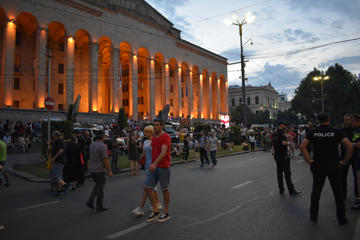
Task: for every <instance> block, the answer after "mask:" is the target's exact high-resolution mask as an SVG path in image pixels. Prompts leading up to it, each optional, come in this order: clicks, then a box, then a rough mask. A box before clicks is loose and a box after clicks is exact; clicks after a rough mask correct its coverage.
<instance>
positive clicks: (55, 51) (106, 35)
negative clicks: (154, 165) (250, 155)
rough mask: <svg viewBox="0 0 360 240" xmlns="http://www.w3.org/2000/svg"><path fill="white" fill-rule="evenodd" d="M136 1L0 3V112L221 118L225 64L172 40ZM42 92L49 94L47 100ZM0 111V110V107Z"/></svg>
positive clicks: (166, 24)
mask: <svg viewBox="0 0 360 240" xmlns="http://www.w3.org/2000/svg"><path fill="white" fill-rule="evenodd" d="M180 34H181V31H180V30H178V29H176V28H174V26H173V24H172V23H171V22H170V21H168V20H167V19H166V18H165V17H163V16H162V15H161V14H160V13H159V12H158V11H156V10H155V9H154V8H153V7H151V6H150V5H149V4H147V3H146V2H145V1H143V0H103V1H99V0H48V1H42V0H31V1H27V0H4V1H1V2H0V40H1V41H0V42H1V45H2V46H1V49H0V56H1V68H0V76H1V84H0V93H1V95H0V100H1V103H0V107H1V108H3V109H4V108H5V109H6V111H7V112H8V111H9V109H24V110H31V111H32V112H34V113H36V112H41V111H43V109H44V99H45V98H46V96H49V95H50V96H52V97H53V98H54V100H55V111H66V110H67V109H68V107H69V104H72V103H74V101H75V99H76V98H77V96H79V95H80V96H81V100H80V105H79V112H80V113H84V114H85V113H89V114H91V115H94V113H101V114H110V113H113V114H114V113H117V112H119V109H120V108H124V109H125V112H126V114H127V115H128V117H129V118H132V119H142V118H154V117H155V116H156V115H157V114H158V112H159V111H160V110H162V109H163V107H164V106H165V105H166V104H169V105H170V113H169V115H171V116H173V117H191V118H202V119H208V120H209V119H214V120H218V119H220V114H227V113H228V100H227V99H228V89H227V86H228V85H227V59H226V58H224V57H222V56H219V55H217V54H215V53H212V52H210V51H207V50H205V49H203V48H201V47H198V46H196V45H194V44H192V43H190V42H187V41H185V40H183V39H181V36H180ZM48 88H50V93H49V90H48ZM0 111H1V110H0Z"/></svg>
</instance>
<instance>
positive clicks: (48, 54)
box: [46, 45, 53, 161]
mask: <svg viewBox="0 0 360 240" xmlns="http://www.w3.org/2000/svg"><path fill="white" fill-rule="evenodd" d="M46 49H47V51H46V56H47V60H48V69H47V70H48V71H47V75H48V97H50V89H51V88H50V82H51V72H50V70H51V58H53V56H52V48H50V47H49V45H47V46H46ZM50 118H51V111H50V110H48V129H47V130H48V144H49V150H50V154H49V160H50V161H51V145H50V142H51V136H50Z"/></svg>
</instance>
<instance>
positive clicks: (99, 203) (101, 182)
mask: <svg viewBox="0 0 360 240" xmlns="http://www.w3.org/2000/svg"><path fill="white" fill-rule="evenodd" d="M91 177H92V178H93V180H94V182H95V186H94V188H93V190H92V192H91V194H90V197H89V200H88V203H89V204H91V205H93V204H94V201H95V198H96V209H101V208H102V207H103V201H104V186H105V181H106V180H105V173H104V172H102V173H92V174H91Z"/></svg>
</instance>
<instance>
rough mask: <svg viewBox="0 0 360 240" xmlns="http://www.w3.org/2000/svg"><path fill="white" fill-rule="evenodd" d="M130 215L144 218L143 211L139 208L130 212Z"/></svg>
mask: <svg viewBox="0 0 360 240" xmlns="http://www.w3.org/2000/svg"><path fill="white" fill-rule="evenodd" d="M132 213H133V214H135V215H137V216H144V210H143V209H142V208H141V207H137V208H135V209H134V210H132Z"/></svg>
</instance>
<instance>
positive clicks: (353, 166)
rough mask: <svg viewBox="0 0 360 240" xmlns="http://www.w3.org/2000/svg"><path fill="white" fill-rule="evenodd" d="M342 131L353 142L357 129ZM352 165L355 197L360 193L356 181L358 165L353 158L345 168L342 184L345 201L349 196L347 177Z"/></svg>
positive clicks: (342, 148)
mask: <svg viewBox="0 0 360 240" xmlns="http://www.w3.org/2000/svg"><path fill="white" fill-rule="evenodd" d="M341 131H342V132H343V134H344V136H345V137H347V138H348V139H349V140H351V139H352V137H353V135H354V131H355V129H354V128H352V127H344V128H343V129H341ZM344 158H345V147H344V146H341V159H342V160H344ZM350 165H351V167H352V172H353V176H354V193H355V196H359V192H358V188H357V181H356V165H355V161H354V157H353V158H352V159H351V160H350V163H349V164H347V165H345V166H343V171H342V182H343V193H344V199H346V195H347V177H348V173H349V168H350Z"/></svg>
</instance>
